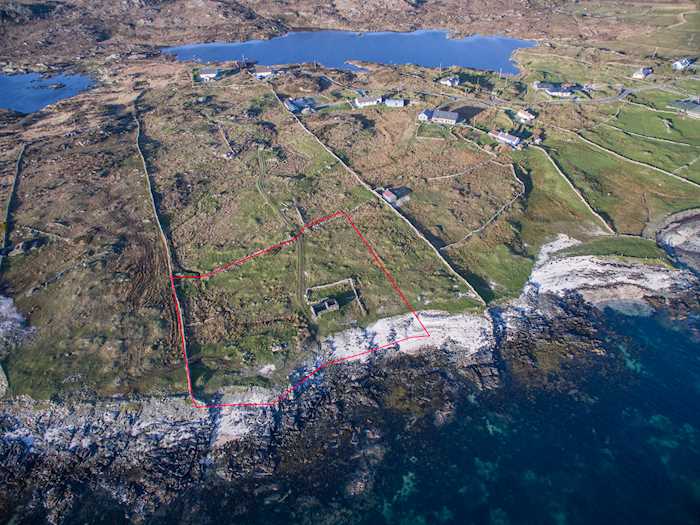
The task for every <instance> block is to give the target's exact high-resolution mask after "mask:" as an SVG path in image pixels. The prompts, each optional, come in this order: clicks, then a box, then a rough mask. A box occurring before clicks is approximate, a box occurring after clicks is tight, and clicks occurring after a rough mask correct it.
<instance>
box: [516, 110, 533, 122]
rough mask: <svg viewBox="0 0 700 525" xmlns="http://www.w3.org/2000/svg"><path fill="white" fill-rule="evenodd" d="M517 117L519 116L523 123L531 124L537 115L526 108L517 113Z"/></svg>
mask: <svg viewBox="0 0 700 525" xmlns="http://www.w3.org/2000/svg"><path fill="white" fill-rule="evenodd" d="M515 118H517V119H518V122H520V123H521V124H531V123H532V121H533V120H535V115H533V114H532V113H530V112H529V111H527V110H526V109H521V110H519V111H518V112H517V113H516V115H515Z"/></svg>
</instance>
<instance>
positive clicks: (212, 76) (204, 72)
mask: <svg viewBox="0 0 700 525" xmlns="http://www.w3.org/2000/svg"><path fill="white" fill-rule="evenodd" d="M219 73H220V71H219V69H218V68H215V67H203V68H202V69H200V70H199V78H200V80H201V81H202V82H211V81H212V80H216V79H217V78H219Z"/></svg>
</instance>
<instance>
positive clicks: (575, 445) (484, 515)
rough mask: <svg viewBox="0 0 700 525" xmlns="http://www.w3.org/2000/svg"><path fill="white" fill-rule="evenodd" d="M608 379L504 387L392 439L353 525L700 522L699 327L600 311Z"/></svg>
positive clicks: (593, 376)
mask: <svg viewBox="0 0 700 525" xmlns="http://www.w3.org/2000/svg"><path fill="white" fill-rule="evenodd" d="M601 330H602V332H603V334H604V336H605V341H606V345H605V346H606V349H607V351H608V352H610V355H611V357H612V358H613V359H616V360H618V361H619V363H620V364H621V366H620V368H619V369H617V372H615V373H613V374H610V373H603V371H602V370H596V369H591V370H589V371H587V372H584V373H582V374H581V375H580V379H579V380H578V381H577V383H576V384H575V386H574V387H573V388H572V389H571V391H570V392H559V393H552V392H544V391H537V390H535V389H533V390H529V391H524V390H519V389H515V390H514V389H508V388H506V389H505V390H504V391H501V392H497V393H495V394H493V395H491V396H483V397H480V398H479V397H477V398H474V401H473V402H472V403H467V404H465V405H463V406H462V407H461V408H460V410H459V415H458V417H457V418H456V421H455V423H453V424H452V425H450V427H449V428H448V429H445V430H444V431H440V432H428V433H424V434H422V435H420V436H416V439H411V440H409V441H407V440H405V439H401V438H399V439H396V440H394V442H393V446H392V447H390V450H391V453H390V455H389V456H388V457H387V458H386V461H385V462H384V463H383V470H382V472H381V473H380V474H379V476H378V478H379V479H381V483H380V484H379V485H378V486H377V487H376V489H375V490H376V491H377V493H378V494H377V497H378V498H379V499H381V500H382V505H381V512H380V513H379V514H381V516H380V515H379V514H378V513H377V512H376V509H375V510H374V511H372V513H371V515H370V514H368V515H367V516H366V518H364V519H363V520H362V521H361V523H367V524H370V523H387V524H408V523H416V524H419V523H455V524H457V523H460V524H461V523H488V524H552V525H563V524H569V525H573V524H602V523H615V524H662V523H674V524H675V523H678V524H681V523H682V524H696V523H700V322H699V321H698V319H695V320H691V322H689V323H678V322H670V321H668V320H667V319H665V318H664V317H663V316H656V317H653V318H641V317H625V316H621V315H618V314H614V313H611V312H608V313H607V314H606V323H605V326H604V327H602V328H601Z"/></svg>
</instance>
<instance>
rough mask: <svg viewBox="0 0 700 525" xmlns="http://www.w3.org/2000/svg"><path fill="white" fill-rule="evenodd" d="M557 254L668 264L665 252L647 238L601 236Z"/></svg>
mask: <svg viewBox="0 0 700 525" xmlns="http://www.w3.org/2000/svg"><path fill="white" fill-rule="evenodd" d="M557 255H558V256H576V255H598V256H615V257H633V258H635V259H650V260H653V261H661V262H663V263H664V264H670V260H669V258H668V255H667V254H666V252H665V251H664V250H663V249H661V248H659V247H658V246H657V245H656V243H655V242H654V241H652V240H649V239H641V238H633V237H616V236H611V237H602V238H597V239H591V240H589V241H588V242H585V243H582V244H578V245H576V246H572V247H570V248H566V249H564V250H561V251H559V252H557Z"/></svg>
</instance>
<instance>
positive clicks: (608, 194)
mask: <svg viewBox="0 0 700 525" xmlns="http://www.w3.org/2000/svg"><path fill="white" fill-rule="evenodd" d="M546 144H547V148H548V151H549V153H550V155H551V156H552V157H553V158H554V160H555V161H556V162H557V163H558V164H559V166H560V168H561V169H562V170H563V171H564V173H566V174H567V175H568V176H569V177H570V178H571V179H572V181H573V183H574V184H575V185H576V187H577V188H578V189H579V190H580V191H581V192H582V193H583V195H584V197H585V198H586V199H587V200H588V202H589V203H590V204H591V206H592V207H593V208H594V209H595V210H596V211H598V212H599V213H601V214H603V215H604V216H607V217H608V218H609V219H610V221H612V223H613V224H614V225H615V228H616V229H617V231H618V232H620V233H634V234H639V233H640V232H641V231H642V230H643V228H644V226H645V225H646V224H647V223H648V222H650V221H653V220H656V219H658V218H659V217H662V216H665V215H667V214H670V213H674V212H677V211H682V210H685V209H689V208H693V207H696V206H698V205H700V189H697V188H694V187H692V186H690V185H688V184H684V183H683V182H681V181H678V180H675V179H673V178H670V177H667V176H665V175H662V174H659V173H656V172H654V171H652V170H650V169H647V168H644V167H641V166H638V165H632V164H630V163H628V162H626V161H624V160H620V159H617V158H615V157H612V156H611V155H609V154H606V153H605V152H602V151H600V150H597V149H596V148H594V147H592V146H589V145H587V144H586V143H584V142H583V141H582V140H580V139H579V138H576V137H574V136H572V135H568V134H567V135H557V134H554V133H550V135H549V138H548V139H547V141H546Z"/></svg>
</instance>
